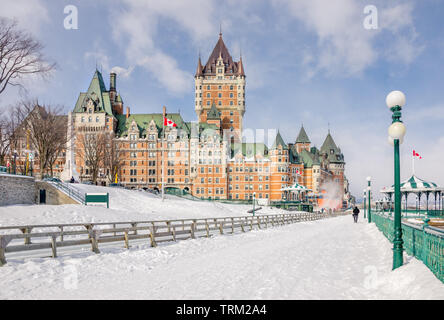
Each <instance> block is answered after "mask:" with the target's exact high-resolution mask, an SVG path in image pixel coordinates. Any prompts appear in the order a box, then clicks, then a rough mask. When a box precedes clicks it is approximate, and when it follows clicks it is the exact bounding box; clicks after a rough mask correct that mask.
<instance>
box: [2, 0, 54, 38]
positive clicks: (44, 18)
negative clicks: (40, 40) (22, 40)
mask: <svg viewBox="0 0 444 320" xmlns="http://www.w3.org/2000/svg"><path fill="white" fill-rule="evenodd" d="M0 16H2V17H8V18H14V19H16V20H17V22H18V23H19V26H20V27H21V28H24V29H25V30H27V31H28V32H31V33H33V34H38V32H39V31H40V29H41V26H42V23H46V22H48V21H49V16H48V11H47V9H46V8H45V6H44V5H43V4H42V1H41V0H1V11H0Z"/></svg>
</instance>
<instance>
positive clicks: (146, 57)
mask: <svg viewBox="0 0 444 320" xmlns="http://www.w3.org/2000/svg"><path fill="white" fill-rule="evenodd" d="M212 13H213V7H212V2H211V1H205V0H198V1H192V2H188V1H180V0H173V1H154V0H145V1H136V0H126V1H125V9H124V10H123V11H122V12H118V13H113V14H112V19H111V21H112V23H111V24H112V30H113V36H114V39H115V40H116V42H117V43H119V44H120V45H122V46H123V47H124V50H125V55H126V59H127V61H128V63H130V64H131V66H130V68H133V67H137V66H140V67H143V68H144V69H146V70H147V71H148V72H150V73H151V74H152V75H153V76H154V78H155V79H156V80H157V81H158V82H159V83H160V84H161V85H163V86H164V87H165V88H166V89H167V90H169V91H170V92H172V93H174V94H181V93H184V92H188V91H189V90H191V87H192V83H193V81H192V79H193V78H192V74H191V73H190V72H188V71H184V70H182V69H181V68H180V65H179V63H178V62H177V61H176V60H175V59H174V58H173V57H172V56H170V55H168V54H167V53H165V52H164V51H163V50H162V49H161V46H160V45H158V43H156V40H155V39H156V36H158V28H159V23H160V22H165V21H171V22H173V23H175V24H178V25H179V27H180V28H182V29H183V30H184V31H186V32H187V33H188V34H189V36H190V38H191V39H192V41H194V42H196V43H197V42H199V41H202V39H206V38H208V37H209V36H210V35H214V31H215V27H217V25H214V22H213V21H212V20H211V16H212ZM197 17H198V18H197ZM164 40H165V39H164Z"/></svg>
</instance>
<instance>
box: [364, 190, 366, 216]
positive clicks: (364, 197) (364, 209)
mask: <svg viewBox="0 0 444 320" xmlns="http://www.w3.org/2000/svg"><path fill="white" fill-rule="evenodd" d="M366 193H367V190H366V189H364V219H366V218H367V214H366V211H367V195H366Z"/></svg>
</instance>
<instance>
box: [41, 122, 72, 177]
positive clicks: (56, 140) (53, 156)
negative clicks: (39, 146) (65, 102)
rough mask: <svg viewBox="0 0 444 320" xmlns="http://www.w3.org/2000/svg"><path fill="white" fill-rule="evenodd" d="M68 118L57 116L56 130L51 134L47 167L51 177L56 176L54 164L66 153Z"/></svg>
mask: <svg viewBox="0 0 444 320" xmlns="http://www.w3.org/2000/svg"><path fill="white" fill-rule="evenodd" d="M67 126H68V117H67V116H64V115H63V116H62V115H57V116H56V123H55V128H54V130H52V131H51V134H50V140H49V141H50V142H51V143H49V145H48V149H47V156H46V160H47V162H46V166H47V168H49V172H50V175H51V176H53V175H54V163H55V162H56V161H57V159H58V158H59V157H60V156H61V155H62V153H63V152H64V151H66V143H67V141H68V137H67V129H68V128H67Z"/></svg>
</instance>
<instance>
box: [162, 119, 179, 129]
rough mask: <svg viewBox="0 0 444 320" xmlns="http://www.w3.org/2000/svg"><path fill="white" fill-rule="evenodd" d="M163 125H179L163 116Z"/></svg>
mask: <svg viewBox="0 0 444 320" xmlns="http://www.w3.org/2000/svg"><path fill="white" fill-rule="evenodd" d="M163 125H164V126H166V127H173V128H175V127H177V124H176V123H175V122H174V121H173V120H170V119H168V118H167V117H163Z"/></svg>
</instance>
